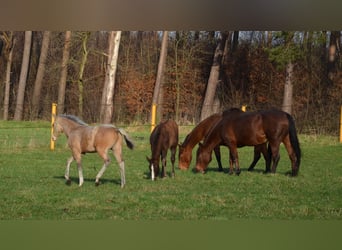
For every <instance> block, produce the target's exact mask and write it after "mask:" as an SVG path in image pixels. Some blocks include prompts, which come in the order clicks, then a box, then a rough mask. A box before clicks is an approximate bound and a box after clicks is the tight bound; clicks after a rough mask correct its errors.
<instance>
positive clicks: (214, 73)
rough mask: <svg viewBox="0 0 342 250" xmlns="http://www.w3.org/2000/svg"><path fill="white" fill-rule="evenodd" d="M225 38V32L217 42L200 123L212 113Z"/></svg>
mask: <svg viewBox="0 0 342 250" xmlns="http://www.w3.org/2000/svg"><path fill="white" fill-rule="evenodd" d="M227 37H228V33H227V32H221V39H220V40H219V41H218V44H217V47H216V50H215V53H214V59H213V64H212V66H211V70H210V75H209V80H208V84H207V89H206V92H205V97H204V101H203V106H202V112H201V121H202V120H204V119H205V118H207V117H208V116H210V115H211V114H212V113H213V108H214V107H213V106H214V101H215V93H216V88H217V84H218V82H219V77H220V67H221V63H222V56H223V53H224V47H225V44H226V40H227Z"/></svg>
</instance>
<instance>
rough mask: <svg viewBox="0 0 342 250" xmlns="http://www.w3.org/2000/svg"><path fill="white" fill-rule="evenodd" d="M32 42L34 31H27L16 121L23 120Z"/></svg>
mask: <svg viewBox="0 0 342 250" xmlns="http://www.w3.org/2000/svg"><path fill="white" fill-rule="evenodd" d="M31 42H32V31H25V43H24V52H23V60H22V64H21V70H20V78H19V86H18V95H17V105H16V107H15V113H14V120H16V121H20V120H22V117H23V109H24V96H25V87H26V80H27V73H28V69H29V64H30V53H31Z"/></svg>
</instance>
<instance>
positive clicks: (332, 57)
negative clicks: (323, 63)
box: [328, 31, 341, 80]
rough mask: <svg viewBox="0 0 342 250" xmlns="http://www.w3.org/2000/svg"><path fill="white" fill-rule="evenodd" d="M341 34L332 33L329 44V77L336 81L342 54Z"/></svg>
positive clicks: (337, 32) (338, 32)
mask: <svg viewBox="0 0 342 250" xmlns="http://www.w3.org/2000/svg"><path fill="white" fill-rule="evenodd" d="M340 44H341V32H340V31H331V33H330V43H329V52H328V53H329V58H328V77H329V79H330V80H334V78H335V76H336V73H337V71H338V62H339V57H340V53H341V48H340Z"/></svg>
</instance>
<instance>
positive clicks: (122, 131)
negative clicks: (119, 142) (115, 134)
mask: <svg viewBox="0 0 342 250" xmlns="http://www.w3.org/2000/svg"><path fill="white" fill-rule="evenodd" d="M118 131H119V132H120V134H121V135H122V136H123V138H124V139H125V142H126V145H127V147H128V148H129V149H133V148H134V144H133V141H132V140H131V139H130V138H129V136H128V134H127V133H126V131H125V130H123V129H122V128H118Z"/></svg>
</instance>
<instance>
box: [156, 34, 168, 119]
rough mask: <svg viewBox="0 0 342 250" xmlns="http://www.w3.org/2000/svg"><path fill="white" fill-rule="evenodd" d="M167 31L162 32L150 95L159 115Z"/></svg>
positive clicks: (160, 111)
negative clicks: (154, 82)
mask: <svg viewBox="0 0 342 250" xmlns="http://www.w3.org/2000/svg"><path fill="white" fill-rule="evenodd" d="M168 34H169V32H168V31H164V32H163V38H162V45H161V50H160V56H159V62H158V71H157V77H156V84H155V85H154V91H153V97H152V105H153V104H156V105H157V113H158V115H157V116H159V117H160V116H161V113H162V110H161V106H162V102H161V100H162V99H161V98H162V97H161V96H162V95H161V94H162V80H163V76H164V70H165V64H166V56H167V46H168V45H167V44H168Z"/></svg>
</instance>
